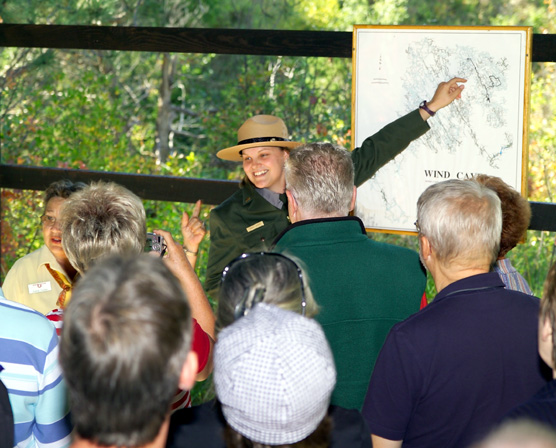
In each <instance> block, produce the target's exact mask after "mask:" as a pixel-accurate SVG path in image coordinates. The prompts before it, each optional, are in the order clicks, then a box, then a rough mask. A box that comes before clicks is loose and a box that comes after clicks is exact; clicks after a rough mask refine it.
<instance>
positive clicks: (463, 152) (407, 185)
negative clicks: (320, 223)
mask: <svg viewBox="0 0 556 448" xmlns="http://www.w3.org/2000/svg"><path fill="white" fill-rule="evenodd" d="M354 33H357V34H356V49H355V50H356V52H355V58H356V60H355V71H356V72H355V75H354V95H355V98H354V99H355V101H354V105H355V107H354V138H355V144H356V146H361V144H362V143H363V140H364V139H365V138H366V137H368V136H370V135H372V134H374V133H375V132H377V131H378V130H380V129H381V128H382V127H383V126H385V125H386V124H388V123H390V122H392V121H394V120H395V119H396V118H398V117H401V116H402V115H405V114H406V113H408V112H410V111H412V110H414V109H416V108H417V107H418V105H419V104H420V103H421V101H423V100H430V99H431V98H432V96H433V94H434V92H435V90H436V87H437V85H438V83H439V82H441V81H448V80H449V79H451V78H453V77H461V78H466V79H467V83H466V84H465V89H464V91H463V94H462V99H461V100H456V101H454V103H452V104H451V105H449V106H447V107H446V108H444V109H442V110H440V111H439V112H438V113H437V114H436V116H435V117H433V118H431V119H429V124H430V126H431V130H430V131H429V132H427V133H426V134H425V135H424V136H422V137H421V138H420V139H418V140H416V141H414V142H413V143H412V144H411V145H410V146H409V147H408V148H407V149H406V150H405V151H404V152H402V153H401V154H400V155H398V156H397V157H396V158H395V159H394V160H393V161H391V162H390V163H389V164H387V165H386V166H385V167H383V168H381V169H380V170H379V171H378V173H377V174H376V175H375V176H374V177H373V178H372V179H370V180H369V181H367V182H366V183H365V184H363V185H362V186H361V187H360V188H359V189H358V198H357V204H356V209H355V214H356V215H357V216H359V217H360V218H361V219H362V220H363V222H364V224H365V226H366V227H367V228H368V229H380V230H387V231H389V230H393V231H414V230H415V227H414V224H413V223H414V222H415V218H416V204H417V199H418V197H419V195H420V194H421V193H422V192H423V190H425V189H426V187H428V186H429V185H431V184H432V183H436V182H438V181H442V180H446V179H454V178H455V179H464V178H468V177H471V176H472V175H473V174H477V173H485V174H489V175H494V176H498V177H501V178H502V179H503V180H504V181H505V182H506V183H508V184H509V185H511V186H513V187H514V188H515V189H516V190H518V191H521V182H522V160H523V151H524V150H525V151H526V144H525V143H524V141H523V126H524V95H525V88H524V86H525V80H526V79H525V78H526V69H527V70H528V69H529V67H527V63H526V60H527V58H526V50H527V35H526V32H525V31H524V29H523V28H520V29H519V30H513V29H508V28H501V29H500V30H497V29H496V28H494V29H492V28H490V29H488V30H486V29H446V28H442V29H434V28H432V29H431V28H422V29H420V28H419V29H403V28H402V29H397V28H380V27H379V28H368V27H362V28H359V27H356V28H355V30H354ZM524 148H525V149H524Z"/></svg>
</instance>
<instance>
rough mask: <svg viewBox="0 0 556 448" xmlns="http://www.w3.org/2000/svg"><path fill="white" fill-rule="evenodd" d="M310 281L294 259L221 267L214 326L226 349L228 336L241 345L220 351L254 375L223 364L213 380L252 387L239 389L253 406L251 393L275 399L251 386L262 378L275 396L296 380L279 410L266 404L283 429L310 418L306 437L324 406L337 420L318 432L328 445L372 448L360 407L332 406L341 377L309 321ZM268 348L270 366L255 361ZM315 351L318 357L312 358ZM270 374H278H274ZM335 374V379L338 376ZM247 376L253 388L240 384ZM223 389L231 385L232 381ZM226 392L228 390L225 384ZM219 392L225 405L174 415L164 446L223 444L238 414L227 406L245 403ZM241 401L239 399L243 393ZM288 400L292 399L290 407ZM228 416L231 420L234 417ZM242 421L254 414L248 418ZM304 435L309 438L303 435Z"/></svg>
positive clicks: (246, 257)
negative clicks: (332, 394)
mask: <svg viewBox="0 0 556 448" xmlns="http://www.w3.org/2000/svg"><path fill="white" fill-rule="evenodd" d="M305 280H306V278H305V275H304V273H303V271H302V269H301V268H300V265H299V264H297V263H296V262H295V261H294V260H292V259H291V258H289V257H286V256H284V255H282V254H276V253H268V252H261V253H246V254H242V255H241V256H239V257H237V258H236V259H235V260H233V261H232V262H231V263H230V264H229V265H228V266H227V267H226V268H225V269H224V272H223V274H222V287H221V288H220V300H219V303H218V317H217V329H218V330H220V331H219V333H218V337H219V340H220V341H221V344H222V346H223V347H226V344H229V342H226V340H229V339H228V338H229V335H230V333H229V332H228V331H231V332H232V333H233V334H234V335H236V336H234V337H233V339H234V340H235V339H238V340H241V341H242V342H238V344H237V346H236V345H235V342H234V343H233V345H234V348H233V349H232V352H231V353H224V354H221V358H220V360H221V361H222V360H223V359H224V358H223V356H228V355H231V354H232V353H234V354H236V355H238V357H237V364H236V365H235V367H236V368H240V366H241V365H242V364H241V363H242V362H244V361H246V360H247V359H252V361H253V363H252V367H253V371H252V372H251V374H250V378H247V377H246V378H243V377H239V376H238V375H236V374H237V373H238V372H239V371H236V370H235V368H234V369H228V368H227V367H225V366H223V365H222V364H221V370H220V376H219V379H218V380H215V381H221V379H222V375H225V376H226V378H227V379H225V380H224V381H225V382H227V381H230V382H233V383H234V384H236V386H237V387H238V388H239V389H241V390H243V389H244V388H245V389H249V391H247V390H245V391H244V392H241V393H240V395H242V396H243V399H244V400H248V401H249V402H250V403H254V402H253V400H251V398H249V397H250V394H257V393H260V394H261V395H260V396H261V397H266V396H267V395H270V394H271V392H268V393H265V392H264V390H262V389H261V387H262V388H264V387H266V385H263V384H257V385H253V386H251V383H253V382H258V381H266V380H264V378H266V379H267V380H268V381H267V382H268V383H270V384H269V385H268V386H269V388H270V389H269V390H273V391H276V390H277V389H276V388H277V387H278V384H275V381H277V382H281V383H282V385H284V384H287V383H288V382H292V381H296V383H295V384H292V385H291V387H289V386H288V387H287V390H288V391H290V392H287V393H286V394H285V395H283V396H279V395H278V394H276V395H274V396H273V399H276V400H282V406H279V405H278V402H277V401H276V402H272V403H270V402H269V403H268V408H267V409H266V410H267V411H268V412H270V414H271V416H270V417H269V418H275V417H274V416H273V414H272V413H273V412H274V413H276V415H279V414H281V415H283V416H284V419H285V420H284V424H287V425H286V426H287V428H288V431H289V430H291V431H294V428H295V427H296V425H298V424H299V423H300V422H301V421H307V420H310V421H311V422H312V423H311V425H310V426H311V428H309V429H310V431H309V432H312V431H313V430H314V428H316V427H317V425H318V423H319V422H320V421H321V420H322V419H323V416H324V413H322V414H321V413H318V415H316V414H314V412H316V411H317V410H319V412H320V411H322V408H324V409H325V411H326V409H328V411H327V414H328V416H329V417H330V419H332V422H333V425H332V428H331V430H330V434H329V430H328V429H327V428H326V426H327V425H328V423H327V422H325V423H323V427H322V428H320V429H319V430H318V431H317V433H318V434H320V435H321V436H322V437H323V438H324V439H325V440H327V441H328V442H329V444H328V442H327V444H326V445H324V446H327V447H328V446H329V447H330V448H343V447H350V448H370V447H371V446H372V445H371V439H370V437H369V434H370V432H369V428H368V427H367V425H366V424H365V422H364V420H363V418H362V416H361V413H360V412H359V411H358V410H354V409H344V408H341V407H339V406H330V407H328V400H329V398H330V391H331V390H332V389H333V388H334V384H335V377H336V373H335V368H334V364H333V361H332V358H331V355H330V352H329V348H328V344H327V343H326V341H324V340H323V333H322V330H321V328H320V326H319V325H318V324H316V323H315V322H313V321H311V320H310V319H308V318H310V317H313V316H315V314H316V313H317V312H318V307H317V305H316V303H315V301H314V300H313V296H312V294H311V290H310V288H309V287H308V286H307V283H306V281H305ZM259 304H261V305H259ZM263 305H264V307H263V308H264V309H266V308H268V307H270V310H271V311H261V310H259V306H263ZM281 310H284V311H281ZM255 313H258V316H259V317H257V315H255V316H253V314H255ZM284 313H286V314H284ZM260 316H265V317H264V318H262V317H260ZM303 316H305V317H303ZM254 321H255V323H254V324H253V328H251V323H253V322H254ZM281 327H284V328H281ZM290 327H291V328H294V329H295V331H296V332H295V333H292V332H293V330H291V331H290ZM243 328H246V330H245V332H243V331H242V330H241V331H240V330H239V329H243ZM229 329H230V330H229ZM232 329H233V330H232ZM238 332H239V333H238ZM270 344H275V347H276V348H275V349H271V348H269V347H271V345H270ZM263 346H264V347H265V350H266V349H267V350H268V351H267V354H268V355H269V358H268V359H267V361H268V363H266V361H265V360H264V359H262V358H259V357H258V355H257V356H254V354H255V353H259V350H261V349H262V347H263ZM224 350H227V349H224ZM238 350H240V351H241V350H245V351H246V353H245V354H244V355H241V354H240V353H239V352H238ZM248 350H251V352H250V353H252V354H253V357H252V358H248V357H249V354H248V353H247V351H248ZM316 350H318V352H317V353H316V354H315V351H316ZM321 355H322V359H320V360H319V361H318V362H317V361H314V362H313V361H311V359H313V358H315V357H316V356H321ZM240 358H241V359H240ZM286 361H288V362H286ZM330 366H331V367H330ZM248 369H249V367H248V366H247V365H244V370H242V372H244V373H245V375H247V376H249V373H248ZM322 369H325V372H322V373H321V370H322ZM331 369H332V370H331ZM278 370H280V371H282V372H283V375H282V376H280V377H279V378H278V377H276V378H274V377H273V378H271V377H269V376H267V374H268V375H273V374H276V373H277V371H278ZM273 371H275V372H274V373H272V372H273ZM332 373H333V374H334V377H333V378H332V376H331V375H332ZM321 374H322V375H324V378H320V377H319V378H316V377H317V376H319V375H321ZM244 379H245V380H246V381H250V382H251V383H247V382H246V383H243V380H244ZM331 381H332V382H331ZM330 382H331V383H330ZM313 383H314V384H313ZM226 384H228V386H229V385H231V384H232V383H226ZM221 385H222V384H221ZM315 385H319V388H318V389H317V390H316V392H315V391H314V390H313V387H314V386H315ZM222 387H226V385H224V386H222ZM239 389H238V390H239ZM220 390H221V393H222V399H223V401H222V406H221V404H220V402H218V401H210V402H206V403H203V404H201V405H199V406H194V407H192V408H187V409H181V410H179V411H177V412H175V413H174V414H173V415H172V418H171V421H170V430H169V435H168V441H167V444H166V448H181V447H183V446H202V447H204V448H224V447H226V443H225V440H224V432H225V431H224V428H225V427H226V425H227V424H226V419H225V417H224V414H225V413H228V414H229V412H231V413H232V414H233V413H234V411H233V410H231V411H230V408H229V407H230V406H235V405H237V406H240V403H238V402H237V401H236V400H235V399H233V400H232V399H231V398H230V393H231V392H230V391H227V390H225V389H220ZM257 391H258V392H257ZM300 391H303V392H300ZM305 392H310V394H311V395H307V396H306V395H304V394H305ZM292 394H293V395H292ZM298 394H301V396H300V397H297V395H298ZM292 397H293V398H292ZM217 398H220V396H219V395H218V396H217ZM237 398H238V399H241V397H240V396H238V397H237ZM289 400H292V401H291V403H290V402H289ZM307 400H312V403H307ZM273 403H274V404H273ZM288 403H290V404H288ZM244 404H245V403H244ZM309 405H310V406H309ZM226 406H228V411H225V413H224V414H223V409H222V408H223V407H226ZM307 406H309V408H310V409H309V410H307V409H308V408H307ZM238 409H239V408H238ZM271 411H272V412H271ZM282 411H283V412H282ZM294 412H295V413H296V414H295V416H296V417H295V418H298V420H299V421H298V422H294V423H292V424H291V425H290V424H289V423H288V422H289V418H292V416H293V415H294V414H293V413H294ZM288 416H289V417H288ZM286 417H288V418H286ZM231 418H232V419H233V417H231ZM245 418H246V419H247V418H250V417H248V416H247V414H246V417H245ZM312 424H314V427H312ZM232 427H233V426H232ZM305 429H307V427H305ZM230 431H231V430H228V431H227V432H230ZM294 432H295V431H294ZM302 432H303V431H302ZM240 434H241V432H240ZM296 434H297V435H296V436H295V438H297V436H298V435H299V432H296ZM307 434H308V433H307ZM290 435H291V434H290ZM301 435H302V436H304V434H301ZM231 437H232V438H238V437H239V436H238V435H237V434H234V435H233V436H231ZM248 437H249V436H248ZM316 437H317V435H316V434H315V436H314V437H311V438H310V440H313V441H314V439H315V438H316ZM301 438H303V437H301ZM253 440H254V439H253ZM299 440H301V439H299ZM257 443H258V442H257ZM300 443H301V445H297V444H295V445H294V446H295V447H298V446H304V445H303V443H304V442H300ZM276 444H278V445H279V444H280V443H279V442H278V441H277V442H276V443H275V445H276ZM240 446H242V445H240ZM248 446H251V445H248ZM254 446H261V445H254ZM263 446H266V445H263ZM288 446H289V445H288ZM311 446H315V447H316V446H321V445H311Z"/></svg>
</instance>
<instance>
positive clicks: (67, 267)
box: [56, 258, 77, 281]
mask: <svg viewBox="0 0 556 448" xmlns="http://www.w3.org/2000/svg"><path fill="white" fill-rule="evenodd" d="M56 261H57V262H58V264H59V265H60V266H61V267H62V269H63V270H64V272H65V274H66V276H67V277H68V278H69V280H72V281H73V279H74V278H75V275H76V274H77V271H76V270H75V268H74V267H73V266H72V265H71V263H70V262H69V260H68V259H67V258H65V259H63V260H58V259H56Z"/></svg>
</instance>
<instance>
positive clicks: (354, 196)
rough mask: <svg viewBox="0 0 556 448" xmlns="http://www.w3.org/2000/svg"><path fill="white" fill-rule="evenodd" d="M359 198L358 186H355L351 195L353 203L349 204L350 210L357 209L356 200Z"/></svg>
mask: <svg viewBox="0 0 556 448" xmlns="http://www.w3.org/2000/svg"><path fill="white" fill-rule="evenodd" d="M356 200H357V187H356V186H355V185H354V186H353V196H352V197H351V204H350V206H349V211H350V212H351V211H353V210H354V209H355V201H356Z"/></svg>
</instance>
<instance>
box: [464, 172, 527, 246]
mask: <svg viewBox="0 0 556 448" xmlns="http://www.w3.org/2000/svg"><path fill="white" fill-rule="evenodd" d="M473 179H474V180H476V181H477V182H478V183H480V184H481V185H484V186H485V187H488V188H490V189H491V190H493V191H495V192H496V194H497V195H498V197H499V198H500V202H501V205H502V236H501V239H500V252H499V254H498V256H499V257H504V256H505V255H506V254H507V253H508V252H509V251H510V250H512V249H513V248H514V247H515V246H517V244H518V243H519V242H520V241H521V239H522V238H523V236H524V235H525V231H526V230H527V228H528V227H529V222H530V221H531V206H530V205H529V202H528V201H527V199H525V198H524V197H523V196H521V194H519V192H518V191H516V190H515V189H514V188H512V187H510V186H509V185H508V184H507V183H506V182H504V181H503V180H502V179H500V178H499V177H496V176H488V175H486V174H479V175H477V176H475V177H474V178H473Z"/></svg>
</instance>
